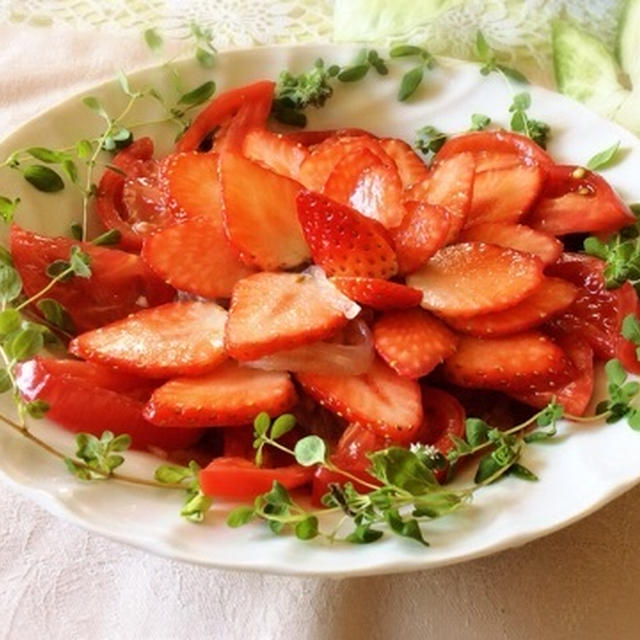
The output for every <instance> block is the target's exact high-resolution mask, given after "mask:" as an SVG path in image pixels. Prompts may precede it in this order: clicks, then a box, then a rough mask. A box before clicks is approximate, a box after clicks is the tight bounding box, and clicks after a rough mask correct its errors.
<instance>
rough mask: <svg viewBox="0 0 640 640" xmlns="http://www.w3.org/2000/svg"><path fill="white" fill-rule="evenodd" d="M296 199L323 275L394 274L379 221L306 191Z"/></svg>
mask: <svg viewBox="0 0 640 640" xmlns="http://www.w3.org/2000/svg"><path fill="white" fill-rule="evenodd" d="M297 202H298V218H299V219H300V223H301V224H302V229H303V230H304V236H305V238H306V240H307V242H308V243H309V247H310V249H311V256H312V258H313V261H314V262H315V263H316V264H318V265H320V266H321V267H322V268H323V269H324V270H325V272H326V273H327V275H329V276H332V275H340V276H356V277H367V278H383V279H387V278H391V277H392V276H394V275H395V274H396V273H397V271H398V262H397V259H396V255H395V252H394V250H393V248H392V246H391V243H390V242H389V240H388V235H387V232H386V231H385V229H384V227H383V226H382V225H381V224H380V223H379V222H376V221H375V220H369V219H368V218H365V217H364V216H363V215H361V214H359V213H358V212H357V211H354V210H353V209H351V208H349V207H347V206H345V205H341V204H339V203H337V202H334V201H333V200H330V199H329V198H327V197H325V196H321V195H320V194H317V193H312V192H309V191H307V192H302V193H301V194H300V195H299V196H298V201H297Z"/></svg>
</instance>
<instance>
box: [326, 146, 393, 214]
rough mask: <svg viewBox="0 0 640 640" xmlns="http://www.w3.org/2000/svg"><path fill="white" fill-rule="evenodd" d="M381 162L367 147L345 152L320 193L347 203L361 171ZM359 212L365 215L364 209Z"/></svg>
mask: <svg viewBox="0 0 640 640" xmlns="http://www.w3.org/2000/svg"><path fill="white" fill-rule="evenodd" d="M381 164H382V162H381V161H380V159H379V158H378V156H377V155H376V154H375V153H373V152H372V151H369V149H356V150H355V151H352V152H351V153H347V155H345V156H343V157H342V158H340V160H339V161H338V164H336V166H335V168H334V169H333V170H332V171H331V173H330V174H329V177H328V178H327V181H326V182H325V185H324V187H323V188H322V193H324V195H325V196H327V197H328V198H331V199H332V200H335V201H336V202H340V203H342V204H349V198H350V197H351V194H352V193H353V192H354V191H355V189H356V186H357V185H358V180H359V179H360V176H361V175H362V173H363V171H365V170H366V169H369V168H370V167H375V166H376V165H378V166H379V165H381ZM360 213H362V214H363V215H366V214H365V213H364V211H361V212H360Z"/></svg>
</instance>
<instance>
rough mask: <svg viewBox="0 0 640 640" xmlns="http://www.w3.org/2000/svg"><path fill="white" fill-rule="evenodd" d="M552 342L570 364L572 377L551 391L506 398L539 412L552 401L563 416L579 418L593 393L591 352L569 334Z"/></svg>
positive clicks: (518, 394) (587, 345) (589, 348)
mask: <svg viewBox="0 0 640 640" xmlns="http://www.w3.org/2000/svg"><path fill="white" fill-rule="evenodd" d="M556 342H557V343H558V345H559V346H560V347H562V348H563V349H564V351H565V353H566V354H567V356H568V358H569V359H570V360H571V362H573V365H574V368H575V371H576V372H577V375H576V377H575V378H574V379H573V380H571V382H568V383H567V384H566V385H564V386H563V387H560V388H559V389H554V390H553V391H530V392H528V393H511V394H510V395H512V396H513V397H514V398H516V399H517V400H520V402H524V403H525V404H528V405H531V406H532V407H536V408H537V409H543V408H544V407H546V406H547V405H548V404H549V403H550V402H551V401H552V400H555V401H556V402H557V403H558V404H559V405H562V407H563V408H564V410H565V411H566V412H567V413H569V414H571V415H574V416H582V415H584V413H585V411H586V410H587V407H588V406H589V403H590V402H591V396H592V394H593V349H592V348H591V346H590V345H589V343H588V342H587V341H586V340H583V339H582V338H580V337H579V336H572V335H569V334H567V335H561V336H558V337H557V338H556Z"/></svg>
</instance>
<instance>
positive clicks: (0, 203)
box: [0, 196, 20, 223]
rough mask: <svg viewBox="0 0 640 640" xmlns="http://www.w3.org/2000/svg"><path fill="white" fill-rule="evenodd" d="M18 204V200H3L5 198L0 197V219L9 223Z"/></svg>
mask: <svg viewBox="0 0 640 640" xmlns="http://www.w3.org/2000/svg"><path fill="white" fill-rule="evenodd" d="M18 204H20V198H16V199H15V200H10V199H9V198H5V196H0V218H2V220H3V221H4V222H7V223H8V222H11V221H12V220H13V214H14V212H15V210H16V207H17V206H18Z"/></svg>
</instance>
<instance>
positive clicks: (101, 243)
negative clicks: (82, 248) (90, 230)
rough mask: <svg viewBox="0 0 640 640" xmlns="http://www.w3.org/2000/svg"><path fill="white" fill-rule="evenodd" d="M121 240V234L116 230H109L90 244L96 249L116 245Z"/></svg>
mask: <svg viewBox="0 0 640 640" xmlns="http://www.w3.org/2000/svg"><path fill="white" fill-rule="evenodd" d="M121 238H122V233H120V231H118V229H109V231H105V232H104V233H102V234H101V235H99V236H98V237H97V238H94V239H93V240H92V241H91V244H93V245H95V246H96V247H108V246H111V245H114V244H118V242H120V239H121Z"/></svg>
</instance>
